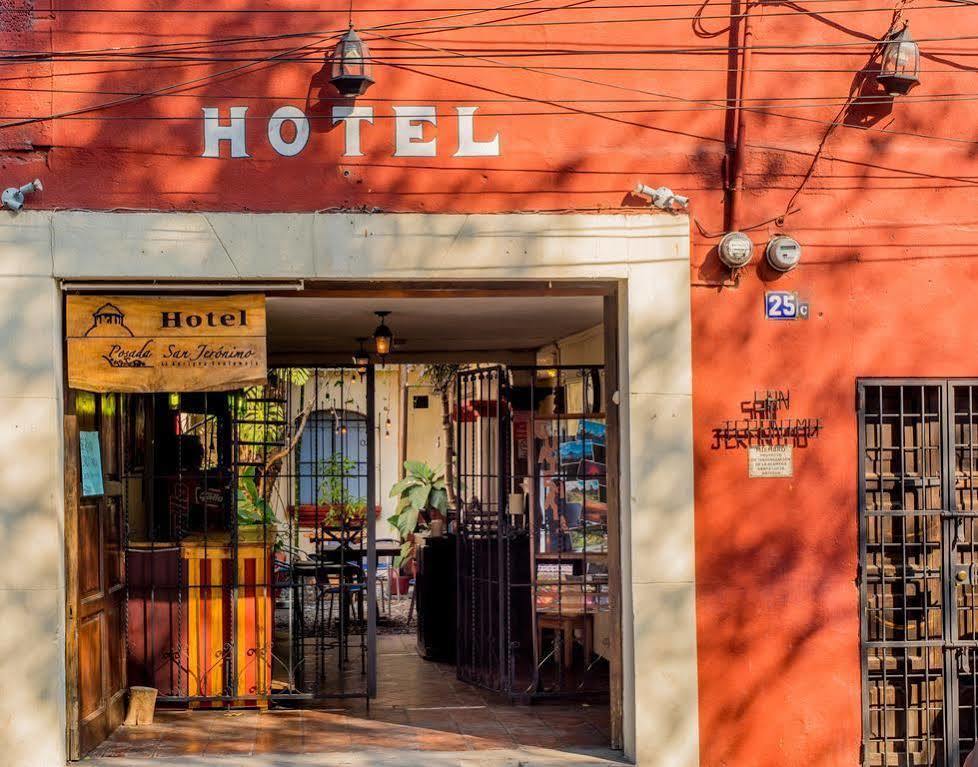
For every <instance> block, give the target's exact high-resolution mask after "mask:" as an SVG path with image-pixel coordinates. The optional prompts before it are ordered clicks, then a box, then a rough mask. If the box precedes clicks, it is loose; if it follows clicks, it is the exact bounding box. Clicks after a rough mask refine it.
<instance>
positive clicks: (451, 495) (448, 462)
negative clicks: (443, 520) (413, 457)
mask: <svg viewBox="0 0 978 767" xmlns="http://www.w3.org/2000/svg"><path fill="white" fill-rule="evenodd" d="M461 370H462V366H461V365H457V364H452V363H439V364H432V365H425V366H424V369H423V371H422V373H421V380H423V381H424V382H425V383H427V384H429V385H430V386H431V388H432V389H434V390H435V393H437V394H438V397H439V399H440V400H441V426H442V430H443V431H444V434H445V482H446V488H447V490H448V503H449V505H450V506H451V507H452V508H458V501H457V499H456V498H455V470H454V467H455V425H454V424H453V423H452V409H451V402H450V398H451V396H452V394H453V393H454V390H455V379H456V378H457V377H458V374H459V372H460V371H461Z"/></svg>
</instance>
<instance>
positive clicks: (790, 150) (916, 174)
mask: <svg viewBox="0 0 978 767" xmlns="http://www.w3.org/2000/svg"><path fill="white" fill-rule="evenodd" d="M381 36H382V35H381ZM409 44H410V45H416V46H419V47H422V48H427V49H432V50H441V49H438V48H436V47H435V46H431V45H429V44H426V43H419V42H416V41H409ZM443 52H444V51H443ZM487 61H492V60H491V59H487ZM517 68H519V69H524V70H526V71H533V68H532V67H526V66H521V67H517ZM419 74H427V73H425V72H419ZM544 74H547V75H549V76H551V77H556V78H561V79H567V80H575V81H579V82H584V83H590V84H595V85H605V86H607V87H610V88H616V89H619V90H627V91H634V92H638V93H644V94H646V95H654V96H660V97H668V98H674V99H675V100H677V101H685V98H684V97H682V96H669V95H668V94H661V93H655V92H653V91H646V90H643V89H639V88H631V87H628V86H621V85H617V84H613V83H602V82H600V81H595V80H588V79H585V78H580V77H574V76H571V75H562V74H555V73H552V72H545V73H544ZM471 87H475V88H478V89H480V90H486V91H489V92H492V93H497V94H500V95H507V94H501V93H500V92H499V91H497V90H495V89H493V88H489V87H486V86H482V85H472V86H471ZM527 100H528V101H537V102H539V103H551V104H553V105H554V106H557V107H562V108H564V109H567V110H568V111H581V110H578V109H576V108H574V107H569V106H566V105H561V104H558V103H555V102H548V101H546V100H542V99H533V98H528V99H527ZM723 108H724V109H726V108H727V107H726V106H724V107H723ZM744 109H749V108H748V107H744ZM593 114H594V116H595V117H598V118H602V119H606V120H610V121H612V122H617V123H622V124H625V125H633V126H635V127H639V128H644V129H647V130H655V131H660V132H665V133H672V134H676V133H681V131H676V130H672V129H669V128H663V127H661V126H655V125H648V124H646V123H640V122H635V121H633V120H626V119H623V118H621V117H615V116H611V115H606V114H602V113H600V112H597V113H593ZM682 135H687V134H682ZM698 138H700V139H701V140H705V141H713V142H718V143H725V142H724V140H723V139H720V138H716V137H712V136H700V137H698ZM748 146H749V148H751V149H768V150H771V151H777V152H782V153H787V154H798V155H802V156H805V157H813V158H818V157H819V156H824V157H827V158H828V159H831V160H835V161H837V162H841V163H846V164H852V165H856V166H858V167H877V168H880V169H885V170H892V171H893V172H896V173H904V174H906V175H909V176H911V177H914V178H934V179H944V180H952V181H960V182H964V183H967V184H975V185H978V180H972V179H969V178H965V177H959V176H941V175H937V174H929V173H924V172H921V171H913V170H907V169H904V168H885V166H882V165H873V164H871V163H865V162H861V161H859V160H851V159H848V158H844V157H834V156H830V155H827V154H825V153H824V152H823V151H822V148H821V147H820V148H819V150H818V152H817V153H816V152H807V151H805V150H802V149H795V148H789V147H773V146H768V145H764V144H749V145H748Z"/></svg>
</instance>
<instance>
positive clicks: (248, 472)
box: [238, 466, 275, 525]
mask: <svg viewBox="0 0 978 767" xmlns="http://www.w3.org/2000/svg"><path fill="white" fill-rule="evenodd" d="M238 524H239V525H274V524H275V511H274V510H273V509H272V505H271V504H270V503H269V502H268V501H266V500H265V499H264V498H263V497H262V494H261V491H260V490H259V488H258V483H256V482H255V467H254V466H246V467H245V468H243V469H242V470H241V471H240V473H239V474H238Z"/></svg>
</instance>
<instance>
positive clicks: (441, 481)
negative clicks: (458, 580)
mask: <svg viewBox="0 0 978 767" xmlns="http://www.w3.org/2000/svg"><path fill="white" fill-rule="evenodd" d="M404 472H405V474H404V479H402V480H401V481H400V482H398V483H397V484H395V485H394V487H392V488H391V492H390V497H391V498H398V502H397V509H396V511H395V512H394V513H393V514H392V515H391V516H390V517H388V518H387V521H388V522H390V523H391V524H392V525H393V526H394V527H396V528H397V532H398V533H399V535H400V538H401V553H400V554H399V555H398V556H397V557H396V558H395V560H394V567H395V568H397V569H400V568H404V567H407V566H409V565H410V564H411V563H412V562H413V561H414V557H415V552H416V542H415V534H416V533H418V532H420V531H421V530H426V529H428V528H429V526H430V524H431V522H432V521H436V520H438V521H440V522H441V523H442V524H444V521H445V513H446V511H447V510H448V490H447V488H446V485H445V473H444V471H442V470H441V468H438V469H432V468H431V467H430V466H428V464H426V463H423V462H422V461H405V462H404ZM392 585H393V584H392ZM398 593H401V592H400V590H399V591H398Z"/></svg>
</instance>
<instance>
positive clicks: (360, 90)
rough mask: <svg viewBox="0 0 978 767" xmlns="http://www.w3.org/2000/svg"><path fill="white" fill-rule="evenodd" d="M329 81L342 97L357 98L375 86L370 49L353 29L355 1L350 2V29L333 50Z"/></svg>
mask: <svg viewBox="0 0 978 767" xmlns="http://www.w3.org/2000/svg"><path fill="white" fill-rule="evenodd" d="M330 59H331V60H330V62H328V63H331V66H332V70H331V76H330V78H329V81H330V82H331V83H332V84H333V86H334V87H335V88H336V90H338V91H339V92H340V94H341V95H343V96H347V97H353V98H356V97H357V96H362V95H363V94H364V93H365V92H366V90H367V88H369V87H370V86H371V85H373V84H374V79H373V78H372V77H371V76H370V75H371V73H372V71H373V66H372V65H371V63H370V49H369V48H368V47H367V44H366V43H365V42H364V41H363V40H361V39H360V35H358V34H357V31H356V30H355V29H354V28H353V1H352V0H350V28H349V29H348V30H346V34H345V35H343V37H341V38H340V41H339V42H338V43H337V44H336V47H335V48H334V49H333V53H332V55H331V57H330Z"/></svg>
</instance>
